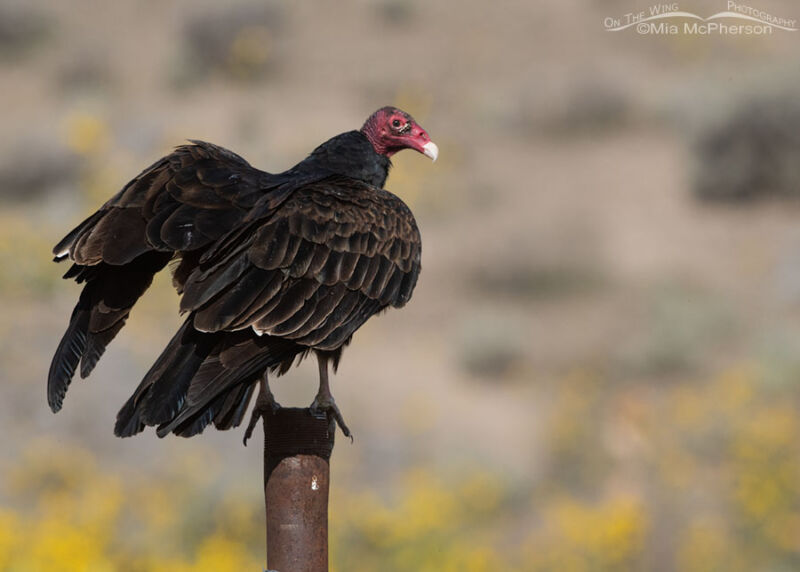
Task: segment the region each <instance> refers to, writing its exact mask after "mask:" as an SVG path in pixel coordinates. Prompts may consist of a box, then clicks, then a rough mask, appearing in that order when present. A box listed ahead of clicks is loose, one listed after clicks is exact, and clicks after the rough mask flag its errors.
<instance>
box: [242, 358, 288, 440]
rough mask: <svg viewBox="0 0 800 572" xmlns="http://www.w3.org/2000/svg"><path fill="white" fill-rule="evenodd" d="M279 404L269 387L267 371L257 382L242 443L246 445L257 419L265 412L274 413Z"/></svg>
mask: <svg viewBox="0 0 800 572" xmlns="http://www.w3.org/2000/svg"><path fill="white" fill-rule="evenodd" d="M280 408H281V406H280V404H279V403H278V402H277V401H275V396H274V395H272V391H271V390H270V388H269V381H268V380H267V371H266V370H265V371H264V375H262V376H261V380H260V381H259V382H258V397H256V404H255V405H254V406H253V412H252V413H251V414H250V423H248V424H247V429H246V430H245V432H244V444H245V446H247V440H248V439H250V436H251V435H252V434H253V429H255V428H256V423H258V420H259V419H261V418H262V417H264V415H266V414H267V413H270V414H272V413H275V412H276V411H277V410H278V409H280Z"/></svg>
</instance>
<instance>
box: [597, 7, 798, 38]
mask: <svg viewBox="0 0 800 572" xmlns="http://www.w3.org/2000/svg"><path fill="white" fill-rule="evenodd" d="M603 26H605V29H606V30H607V31H609V32H622V31H624V30H628V29H630V28H633V29H635V30H636V32H637V33H638V34H641V35H643V36H645V35H654V36H656V35H664V36H675V35H681V34H683V35H691V36H769V35H772V34H773V33H775V32H776V31H785V32H796V31H797V20H796V19H792V18H783V17H779V16H776V15H774V14H770V13H769V12H765V11H764V10H761V9H759V8H754V7H752V6H749V5H746V4H740V3H739V2H735V1H734V0H728V1H727V6H726V9H725V10H724V11H722V12H717V13H716V14H711V15H710V16H705V17H704V16H701V15H699V14H695V13H693V12H687V11H685V10H681V8H680V5H679V4H678V3H677V2H672V3H666V4H653V5H652V6H650V7H649V8H647V9H646V10H640V11H638V12H628V13H627V14H623V15H622V16H620V17H617V18H614V17H611V16H608V17H606V18H605V19H604V20H603Z"/></svg>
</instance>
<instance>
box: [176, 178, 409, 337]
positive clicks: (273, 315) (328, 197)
mask: <svg viewBox="0 0 800 572" xmlns="http://www.w3.org/2000/svg"><path fill="white" fill-rule="evenodd" d="M420 250H421V245H420V236H419V231H418V229H417V226H416V222H415V221H414V218H413V216H412V214H411V212H410V210H409V209H408V207H406V205H405V204H404V203H403V202H402V201H401V200H400V199H399V198H397V197H396V196H394V195H392V194H391V193H389V192H387V191H383V190H379V189H376V188H374V187H371V186H369V185H366V184H363V183H359V182H356V181H353V180H351V179H343V178H330V179H326V180H325V181H323V182H320V183H315V184H312V185H308V186H306V187H302V188H300V189H297V190H296V191H295V192H294V193H293V194H292V195H291V196H290V197H289V198H288V199H287V200H286V201H285V202H284V203H283V204H281V205H280V207H279V208H278V209H277V210H276V211H275V212H273V213H272V214H271V215H270V216H269V217H268V218H266V219H264V220H263V221H262V222H260V223H259V224H257V225H256V226H255V227H254V228H253V229H252V231H251V232H248V233H242V234H240V235H239V236H238V237H237V241H236V243H234V244H227V245H226V247H225V249H221V250H220V254H219V255H218V256H212V257H211V258H208V259H206V260H205V261H201V263H200V265H199V266H198V268H196V269H195V270H194V272H192V274H191V275H190V276H189V277H188V279H187V282H186V288H185V290H186V293H185V294H184V299H183V300H182V303H181V307H182V309H183V310H189V311H194V312H196V316H197V317H196V325H197V327H200V328H201V329H203V330H204V331H209V332H213V331H220V330H225V329H231V330H238V329H244V328H250V327H252V328H253V329H255V330H256V332H258V333H259V334H267V335H270V336H276V337H282V338H285V339H291V340H293V341H295V342H297V343H299V344H301V345H304V346H308V347H313V348H317V349H323V350H327V349H336V348H338V347H341V345H343V344H344V343H346V342H347V341H348V340H349V338H350V336H352V334H353V333H354V332H355V330H356V329H358V327H360V326H361V325H362V324H363V323H364V321H366V320H367V319H368V318H369V317H370V316H371V315H373V314H374V313H376V312H378V311H380V310H381V309H383V308H385V307H387V306H390V305H391V306H402V305H403V304H405V303H406V302H407V301H408V299H409V298H410V296H411V293H412V291H413V288H414V285H415V284H416V280H417V276H418V275H419V271H420ZM245 252H246V258H247V264H249V265H250V267H251V268H252V269H253V270H257V272H253V270H246V271H244V272H245V273H244V274H243V275H242V272H243V270H242V269H243V267H242V264H243V261H242V255H243V254H244V253H245ZM209 273H211V275H214V276H215V278H214V279H213V281H211V282H209V280H210V279H209ZM240 276H243V277H240ZM209 288H211V290H212V293H213V295H209ZM233 314H236V315H233Z"/></svg>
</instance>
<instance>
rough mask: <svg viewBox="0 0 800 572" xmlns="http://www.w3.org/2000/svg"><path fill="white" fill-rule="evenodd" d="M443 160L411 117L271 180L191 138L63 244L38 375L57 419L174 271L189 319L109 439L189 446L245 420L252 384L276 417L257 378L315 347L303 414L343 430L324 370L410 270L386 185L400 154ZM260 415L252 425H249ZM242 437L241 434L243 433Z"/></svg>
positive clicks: (377, 120) (374, 128)
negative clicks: (53, 325) (152, 438)
mask: <svg viewBox="0 0 800 572" xmlns="http://www.w3.org/2000/svg"><path fill="white" fill-rule="evenodd" d="M404 148H413V149H416V150H417V151H419V152H421V153H424V154H426V155H428V156H429V157H431V158H433V159H434V160H435V158H436V155H437V154H438V150H437V149H436V146H435V145H434V144H433V143H432V142H431V141H430V138H429V137H428V135H427V133H426V132H425V131H424V130H423V129H422V128H421V127H419V125H417V124H416V123H415V122H414V120H413V119H412V118H411V117H410V116H409V115H408V114H406V113H404V112H402V111H400V110H397V109H394V108H383V109H380V110H378V111H377V112H376V113H375V114H373V115H372V116H371V117H370V118H369V119H368V120H367V122H366V123H365V124H364V127H363V128H362V129H361V130H360V131H349V132H347V133H343V134H341V135H338V136H336V137H334V138H332V139H330V140H329V141H327V142H325V143H323V144H322V145H320V146H319V147H317V148H316V149H315V150H314V151H313V152H312V153H311V154H310V155H309V156H308V157H307V158H306V159H305V160H303V161H302V162H300V163H298V164H297V165H296V166H294V167H292V168H291V169H289V170H288V171H285V172H283V173H279V174H271V173H267V172H264V171H260V170H258V169H255V168H253V167H251V166H250V165H249V164H248V163H247V162H246V161H245V160H244V159H242V158H241V157H239V156H238V155H236V154H234V153H232V152H230V151H228V150H226V149H223V148H221V147H217V146H215V145H212V144H210V143H204V142H201V141H193V142H192V144H191V145H184V146H182V147H179V148H177V149H176V150H175V151H174V152H173V153H172V154H170V155H168V156H166V157H164V158H162V159H160V160H159V161H157V162H156V163H154V164H153V165H151V166H150V167H148V168H147V169H145V170H144V171H143V172H142V173H141V174H139V175H138V176H137V177H136V178H135V179H133V180H132V181H131V182H130V183H128V184H127V185H126V186H125V187H124V188H123V189H122V190H121V191H120V192H119V193H118V194H117V195H115V196H114V197H112V198H111V199H110V200H109V201H108V202H107V203H106V204H105V205H103V206H102V207H101V208H100V210H98V211H97V212H96V213H94V214H93V215H91V216H90V217H89V218H87V219H86V220H85V221H84V222H83V223H81V224H80V225H78V227H76V228H75V229H74V230H73V231H72V232H70V233H69V234H68V235H67V236H66V237H65V238H64V239H63V240H62V241H61V242H60V243H59V244H58V245H56V247H55V248H54V253H55V254H56V260H57V261H61V260H64V259H67V258H69V259H70V260H71V261H72V262H73V264H72V266H71V268H70V269H69V270H68V271H67V273H66V274H65V276H64V277H65V278H73V279H75V280H76V281H77V282H78V283H81V284H84V287H83V291H82V293H81V296H80V299H79V300H78V304H77V305H76V307H75V309H74V311H73V313H72V317H71V319H70V323H69V326H68V328H67V331H66V333H65V334H64V337H63V339H62V340H61V343H60V345H59V346H58V349H57V350H56V354H55V356H54V357H53V362H52V365H51V367H50V373H49V377H48V402H49V403H50V407H51V408H52V409H53V411H58V410H59V409H60V408H61V405H62V402H63V398H64V395H65V394H66V391H67V387H68V386H69V383H70V381H71V379H72V377H73V375H74V373H75V371H76V369H78V367H79V366H80V375H81V377H86V376H88V375H89V374H90V373H91V371H92V369H93V368H94V366H95V365H96V363H97V361H98V360H99V359H100V357H101V356H102V354H103V352H104V350H105V348H106V346H107V345H108V344H109V343H110V342H111V340H112V339H113V338H114V337H115V336H116V334H117V333H118V332H119V331H120V330H121V328H122V327H123V326H124V324H125V321H126V320H127V318H128V316H129V314H130V310H131V308H132V307H133V305H134V304H135V303H136V301H137V300H138V299H139V297H140V296H141V295H142V294H143V293H144V292H145V290H146V289H147V288H148V287H149V285H150V283H151V282H152V279H153V276H154V275H155V273H156V272H158V271H160V270H161V269H162V268H164V266H166V265H167V264H168V263H169V262H170V261H171V260H174V261H175V264H174V265H171V266H172V267H173V283H174V285H175V287H176V289H177V290H178V292H179V293H180V294H181V302H180V310H181V312H185V313H187V314H188V315H187V318H186V321H185V322H184V324H183V326H182V327H181V328H180V329H179V330H178V332H177V333H176V334H175V336H174V337H173V339H172V340H171V341H170V343H169V344H168V345H167V347H166V348H165V350H164V351H163V353H162V354H161V356H160V357H159V358H158V360H156V362H155V364H153V366H152V368H150V371H148V372H147V374H146V375H145V377H144V379H143V380H142V382H141V384H140V385H139V387H138V388H137V389H136V391H135V392H134V394H133V395H132V396H131V398H130V399H129V400H128V402H127V403H125V405H124V406H123V408H122V410H121V411H120V412H119V415H118V418H117V424H116V427H115V433H116V434H117V435H119V436H129V435H133V434H135V433H138V432H139V431H141V430H142V429H144V427H145V426H148V425H152V426H157V427H158V434H159V435H160V436H163V435H165V434H167V433H169V432H174V433H176V434H178V435H182V436H186V437H188V436H191V435H195V434H197V433H199V432H201V431H202V430H203V429H204V428H205V426H206V425H208V424H209V423H212V422H213V423H214V425H215V426H216V427H217V428H219V429H229V428H231V427H234V426H237V425H239V424H240V423H241V421H242V419H243V417H244V414H245V412H246V409H247V405H248V403H249V402H250V399H251V397H252V394H253V391H254V388H255V386H256V385H257V384H258V382H259V381H261V390H260V395H259V400H258V402H257V411H255V412H254V413H255V414H256V418H257V415H258V414H260V413H262V412H263V410H264V409H265V408H266V407H267V406H273V407H274V406H276V404H275V403H274V400H272V398H271V393H270V392H269V387H268V385H267V372H269V371H274V372H277V373H278V374H280V373H283V372H285V371H286V370H287V369H288V368H289V367H290V366H291V365H292V363H293V362H294V360H295V359H297V358H298V357H304V356H305V355H306V354H307V353H308V352H309V351H312V350H313V351H314V352H315V353H316V355H317V357H318V359H319V362H320V391H319V393H318V395H317V398H316V399H315V401H314V404H313V405H312V407H314V408H319V409H324V410H328V411H329V412H330V413H331V414H332V417H333V418H335V419H336V420H337V421H338V422H339V424H340V426H341V427H342V429H343V430H344V432H345V433H346V434H349V431H348V430H347V428H346V425H344V421H343V419H342V418H341V415H340V414H339V411H338V408H336V405H335V402H334V401H333V397H332V396H331V395H330V390H329V387H328V378H327V362H328V361H331V362H332V364H333V367H334V369H335V368H336V366H337V364H338V361H339V358H340V356H341V352H342V349H343V348H344V346H346V345H347V344H348V343H350V340H351V338H352V336H353V333H354V332H355V331H356V330H357V329H358V328H359V327H360V326H361V325H362V324H363V323H364V322H365V321H366V320H367V319H369V318H370V317H371V316H372V315H374V314H376V313H377V312H380V311H381V310H383V309H385V308H387V307H389V306H394V307H401V306H403V305H404V304H405V303H406V302H407V301H408V300H409V299H410V297H411V294H412V292H413V290H414V286H415V284H416V281H417V277H418V275H419V271H420V236H419V231H418V229H417V226H416V223H415V221H414V217H413V215H412V214H411V211H410V210H409V209H408V207H407V206H406V205H405V204H404V203H403V202H402V201H401V200H400V199H399V198H397V197H396V196H394V195H392V194H391V193H389V192H388V191H385V190H383V189H382V187H383V184H384V182H385V180H386V177H387V175H388V172H389V168H390V166H391V162H390V159H389V157H390V156H391V155H392V154H394V153H395V152H397V151H399V150H401V149H404ZM254 419H255V418H254ZM250 430H252V423H251V426H250V427H249V428H248V434H249V432H250Z"/></svg>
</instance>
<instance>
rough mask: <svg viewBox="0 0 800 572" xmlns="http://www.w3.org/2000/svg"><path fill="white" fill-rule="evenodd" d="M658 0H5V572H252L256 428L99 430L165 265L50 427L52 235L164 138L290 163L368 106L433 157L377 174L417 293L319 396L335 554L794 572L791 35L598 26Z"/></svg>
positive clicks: (140, 347) (151, 329)
mask: <svg viewBox="0 0 800 572" xmlns="http://www.w3.org/2000/svg"><path fill="white" fill-rule="evenodd" d="M753 5H754V6H755V7H757V8H758V9H760V10H764V11H767V12H769V13H771V14H773V15H775V16H778V17H783V18H789V19H800V6H798V5H797V4H796V3H794V2H790V1H788V0H787V1H785V2H780V1H777V0H759V1H758V3H757V4H756V3H755V2H753ZM648 6H649V4H648V3H646V2H642V1H639V0H603V1H601V0H593V1H592V0H569V1H560V2H555V1H550V2H522V1H518V2H504V3H487V2H463V1H461V2H457V1H455V0H448V1H438V2H423V1H422V0H369V1H368V0H359V1H357V2H353V3H315V4H314V5H312V4H311V3H291V4H289V3H285V4H284V3H278V2H263V1H259V2H257V1H252V0H237V1H235V2H228V3H221V2H211V1H208V0H203V1H199V2H198V1H189V0H182V1H173V2H161V1H155V0H143V1H139V2H134V1H124V2H123V1H119V2H99V1H90V0H73V1H71V2H44V1H23V0H19V1H16V0H0V82H1V84H2V86H3V89H2V91H0V108H2V112H0V268H2V273H0V296H1V297H2V301H3V316H2V319H0V434H1V435H2V438H1V439H2V449H0V569H2V570H15V571H27V570H45V569H58V570H92V571H95V570H136V571H138V570H170V571H175V570H179V571H180V570H244V569H251V570H260V569H261V568H260V566H261V565H262V563H263V562H264V542H263V539H264V524H263V504H262V503H263V496H262V489H261V483H262V469H261V462H262V456H261V446H260V439H259V440H255V441H254V442H253V444H251V446H250V447H247V448H244V447H242V445H241V439H242V433H243V430H242V428H239V429H236V430H232V431H229V432H217V431H215V430H213V429H209V430H207V431H206V433H205V434H203V435H202V436H200V437H196V438H193V439H190V440H184V439H180V438H177V437H174V436H170V437H168V438H166V439H163V440H159V439H157V438H156V437H155V435H154V433H153V432H152V431H148V432H146V433H144V434H142V435H140V436H137V437H136V438H133V439H127V440H120V439H116V438H115V437H114V436H113V433H112V428H113V423H114V419H115V416H116V413H117V411H118V409H119V408H120V407H121V405H122V404H123V402H124V401H125V400H126V399H127V397H128V396H129V395H130V394H131V392H132V391H133V389H134V387H135V386H136V385H137V384H138V382H139V380H140V379H141V377H142V376H143V374H144V373H145V371H146V370H147V369H148V367H149V366H150V364H151V363H152V362H153V361H154V359H155V358H156V357H157V355H158V354H159V352H160V351H161V349H162V348H163V346H164V345H165V344H166V342H167V341H168V340H169V338H170V337H171V336H172V334H173V332H174V330H175V329H176V328H177V325H178V324H179V317H178V316H177V314H176V309H177V296H176V295H175V293H174V291H172V289H171V286H170V281H169V277H168V276H166V275H165V276H161V277H160V279H159V280H158V281H157V283H156V284H155V285H154V287H153V288H152V289H151V291H150V292H149V293H148V295H146V296H145V297H144V299H143V300H142V301H141V302H140V303H139V304H138V305H137V307H136V309H135V310H134V311H133V315H132V318H131V320H130V322H129V323H128V326H127V327H126V328H125V329H124V330H123V332H122V333H121V334H120V336H119V337H118V338H117V339H116V340H115V341H114V343H113V344H112V345H111V346H110V349H109V351H108V352H107V354H106V356H105V357H104V359H103V360H101V362H100V364H99V366H98V368H97V370H96V371H95V372H94V374H93V375H92V376H91V378H90V379H88V380H86V381H83V380H76V381H75V382H74V383H73V387H72V388H71V391H70V393H69V395H68V396H67V399H66V403H65V407H64V409H63V410H62V412H61V413H60V414H59V415H57V416H54V415H53V414H52V413H51V412H50V410H49V409H48V407H47V404H46V398H45V385H46V374H47V369H48V367H49V362H50V358H51V356H52V354H53V351H54V349H55V347H56V345H57V344H58V340H59V339H60V337H61V335H62V333H63V331H64V329H65V327H66V324H67V320H68V316H69V313H70V312H71V310H72V307H73V305H74V303H75V301H76V299H77V296H78V293H79V287H78V286H76V285H75V284H74V283H72V282H65V281H62V280H61V279H60V276H61V274H63V272H64V271H65V270H66V267H65V266H56V265H54V264H53V263H52V262H51V254H50V248H51V247H52V245H53V244H55V242H57V240H59V239H60V238H61V237H62V236H63V235H64V234H65V233H66V232H67V231H68V230H70V229H71V228H72V227H73V226H74V225H75V224H76V223H77V222H79V221H80V220H81V219H83V218H84V217H85V216H86V215H87V214H88V213H90V212H92V211H94V209H96V208H97V207H98V206H99V205H100V204H102V202H104V201H105V200H106V199H107V198H108V197H109V196H111V195H112V194H113V193H115V192H116V191H117V190H118V189H120V188H121V187H122V185H123V184H124V183H125V182H127V181H128V180H129V179H130V178H132V177H133V176H134V175H135V174H137V173H138V172H139V171H140V170H141V169H143V168H144V167H145V166H147V165H149V164H150V163H151V162H153V161H154V160H155V159H157V158H158V157H160V156H162V155H163V154H165V153H167V152H169V150H170V149H171V148H172V147H174V146H176V145H179V144H181V143H182V142H183V141H184V140H185V139H188V138H197V139H205V140H209V141H213V142H215V143H218V144H220V145H223V146H226V147H229V148H230V149H232V150H234V151H236V152H238V153H240V154H241V155H243V156H244V157H245V158H246V159H248V160H249V161H250V162H251V163H252V164H254V165H256V166H258V167H260V168H263V169H266V170H270V171H281V170H283V169H284V168H286V167H288V166H290V165H292V164H294V163H295V162H297V161H299V160H300V159H302V158H303V157H304V156H305V154H306V153H308V152H309V151H310V150H311V149H312V148H313V147H315V146H316V145H317V144H319V143H321V142H322V141H324V140H325V139H327V138H329V137H330V136H332V135H334V134H337V133H339V132H342V131H346V130H349V129H355V128H359V127H360V126H361V124H362V122H363V121H364V119H365V118H366V117H367V116H368V115H369V114H370V113H371V112H372V111H374V110H375V109H377V108H378V107H380V106H383V105H387V104H394V105H397V106H400V107H402V108H403V109H405V110H407V111H409V112H410V113H411V114H412V115H414V116H415V118H416V119H417V120H418V121H419V122H420V123H421V124H422V125H423V126H424V127H425V128H426V129H427V130H428V131H429V133H430V134H431V136H432V137H433V139H434V140H435V141H436V142H437V143H438V145H439V147H440V150H441V154H440V160H439V161H438V162H437V163H436V164H435V165H433V164H431V163H430V161H428V160H427V159H426V158H424V157H421V156H420V155H418V154H415V153H410V152H406V153H402V154H400V155H398V156H396V159H395V161H394V163H395V168H394V170H393V171H392V175H391V176H390V178H389V183H388V185H387V187H388V188H389V189H390V190H392V191H394V192H395V193H397V194H398V195H400V196H401V197H402V198H403V199H404V200H405V201H407V202H408V203H409V205H410V206H411V207H412V209H413V210H414V212H415V214H416V217H417V220H418V222H419V225H420V227H421V230H422V234H423V238H424V250H423V273H422V276H421V280H420V282H419V285H418V287H417V290H416V292H415V296H414V299H413V300H412V302H411V303H410V305H409V306H408V307H407V308H405V309H404V310H402V311H399V312H398V311H390V312H388V313H387V314H385V315H383V316H381V317H379V318H378V319H374V320H372V321H370V322H369V323H368V324H366V326H365V327H364V328H362V330H361V331H359V333H358V334H357V335H356V336H355V339H354V343H353V345H352V346H351V347H350V348H349V350H348V351H346V352H345V355H344V359H343V362H342V365H341V368H340V370H339V374H338V375H337V376H336V377H335V379H334V382H333V387H334V393H335V395H336V398H337V402H338V404H339V406H340V407H341V409H342V411H343V412H344V415H345V417H346V419H347V421H348V423H349V425H350V427H351V428H352V429H353V431H354V433H355V442H354V443H353V444H352V445H351V444H350V443H349V442H348V441H347V440H346V439H341V438H340V439H339V443H338V445H337V447H336V450H335V452H334V456H333V461H332V489H333V490H332V498H331V560H332V567H333V569H334V570H338V571H346V570H347V571H349V570H387V571H393V570H421V571H439V570H445V571H447V570H452V571H476V572H479V571H484V570H486V571H488V570H492V571H495V570H526V571H527V570H575V571H581V570H656V571H662V570H663V571H669V570H698V571H700V570H722V569H725V570H773V571H782V570H792V569H798V567H800V439H798V437H800V420H798V413H800V202H799V201H798V199H799V198H800V160H798V159H799V155H800V69H798V67H797V59H798V55H800V54H799V52H800V44H798V42H800V36H798V34H800V32H783V31H780V30H775V32H774V33H773V34H771V35H766V36H722V35H715V36H711V37H698V36H688V35H684V34H678V35H674V36H666V35H661V36H658V35H651V36H641V35H639V34H637V33H636V30H635V29H629V30H626V31H623V32H616V33H613V32H606V31H605V30H604V28H603V21H604V19H605V18H607V17H616V18H619V17H620V16H622V15H623V14H625V13H628V12H636V11H638V10H647V8H648ZM680 9H683V10H687V11H691V12H695V13H697V14H700V15H702V16H708V15H710V14H713V13H715V12H719V11H722V10H724V9H726V6H725V5H724V3H723V2H722V1H717V0H713V1H712V0H693V1H692V2H691V3H687V4H685V5H684V4H683V3H681V6H680ZM316 380H317V373H316V367H315V366H314V365H313V364H311V363H304V364H303V365H302V366H301V367H299V368H297V369H295V370H293V371H292V372H291V373H290V374H288V375H286V376H285V377H283V378H281V379H279V380H277V381H275V382H274V383H273V389H274V391H275V392H276V395H277V398H278V400H279V401H280V402H282V403H283V404H284V405H296V406H305V405H307V404H308V403H310V401H311V399H312V397H313V395H314V392H315V388H316Z"/></svg>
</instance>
